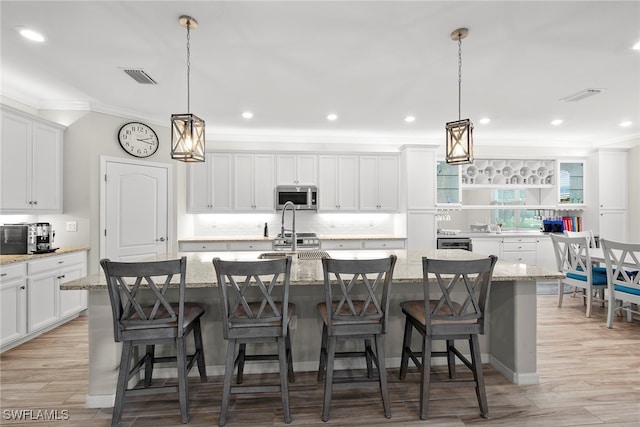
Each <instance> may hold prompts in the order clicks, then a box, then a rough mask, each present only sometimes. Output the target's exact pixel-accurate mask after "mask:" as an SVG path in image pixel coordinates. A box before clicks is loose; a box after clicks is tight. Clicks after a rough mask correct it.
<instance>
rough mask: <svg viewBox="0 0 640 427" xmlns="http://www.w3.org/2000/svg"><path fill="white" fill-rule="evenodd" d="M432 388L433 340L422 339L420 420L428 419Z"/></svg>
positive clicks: (424, 337) (425, 336)
mask: <svg viewBox="0 0 640 427" xmlns="http://www.w3.org/2000/svg"><path fill="white" fill-rule="evenodd" d="M430 386H431V339H430V338H429V337H428V336H427V335H426V334H425V335H424V336H423V337H422V371H421V376H420V419H421V420H426V419H427V412H428V411H429V392H430Z"/></svg>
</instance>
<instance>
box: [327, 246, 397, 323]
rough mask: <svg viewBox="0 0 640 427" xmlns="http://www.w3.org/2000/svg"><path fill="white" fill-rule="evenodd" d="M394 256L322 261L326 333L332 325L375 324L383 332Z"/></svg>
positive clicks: (387, 321)
mask: <svg viewBox="0 0 640 427" xmlns="http://www.w3.org/2000/svg"><path fill="white" fill-rule="evenodd" d="M396 260H397V257H396V256H395V255H391V256H389V257H387V258H381V259H364V260H362V259H358V260H356V259H332V258H322V269H323V273H324V288H325V303H326V307H327V311H328V313H327V331H328V334H329V335H333V332H334V331H333V329H334V327H336V326H345V325H351V326H352V327H353V329H352V331H354V333H355V332H357V325H362V327H363V328H368V327H369V326H371V325H372V324H375V325H378V327H379V329H380V333H386V331H387V326H388V323H389V320H388V316H387V313H388V312H389V294H390V292H391V283H392V278H393V269H394V268H395V264H396Z"/></svg>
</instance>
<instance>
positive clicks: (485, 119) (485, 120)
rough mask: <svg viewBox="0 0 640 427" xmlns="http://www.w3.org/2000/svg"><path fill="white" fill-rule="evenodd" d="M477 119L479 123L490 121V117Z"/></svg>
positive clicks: (484, 123) (483, 123)
mask: <svg viewBox="0 0 640 427" xmlns="http://www.w3.org/2000/svg"><path fill="white" fill-rule="evenodd" d="M479 121H480V124H481V125H486V124H487V123H489V122H490V121H491V119H490V118H489V117H483V118H481V119H480V120H479Z"/></svg>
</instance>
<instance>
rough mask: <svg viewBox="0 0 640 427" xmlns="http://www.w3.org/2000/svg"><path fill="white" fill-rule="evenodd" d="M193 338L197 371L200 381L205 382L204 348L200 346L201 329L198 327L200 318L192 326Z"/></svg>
mask: <svg viewBox="0 0 640 427" xmlns="http://www.w3.org/2000/svg"><path fill="white" fill-rule="evenodd" d="M193 340H194V343H195V349H196V361H197V363H198V372H199V373H200V382H203V383H204V382H207V365H206V363H204V349H203V348H202V329H201V327H200V319H197V320H196V321H195V324H194V327H193Z"/></svg>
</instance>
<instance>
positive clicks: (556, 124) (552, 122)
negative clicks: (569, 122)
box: [551, 119, 563, 126]
mask: <svg viewBox="0 0 640 427" xmlns="http://www.w3.org/2000/svg"><path fill="white" fill-rule="evenodd" d="M562 122H563V120H561V119H555V120H552V121H551V124H552V125H554V126H558V125H561V124H562Z"/></svg>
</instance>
